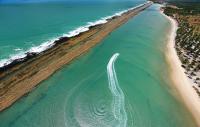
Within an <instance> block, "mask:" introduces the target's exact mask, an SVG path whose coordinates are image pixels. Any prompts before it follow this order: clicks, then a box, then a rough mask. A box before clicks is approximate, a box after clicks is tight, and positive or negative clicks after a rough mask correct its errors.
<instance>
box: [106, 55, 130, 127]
mask: <svg viewBox="0 0 200 127" xmlns="http://www.w3.org/2000/svg"><path fill="white" fill-rule="evenodd" d="M118 56H119V53H115V54H114V55H113V56H112V57H111V59H110V61H109V63H108V65H107V75H108V81H109V89H110V91H111V93H112V96H113V102H112V109H113V114H114V117H115V119H116V120H117V121H119V125H118V127H126V125H127V113H126V110H125V98H124V93H123V91H122V89H121V88H120V86H119V83H118V80H117V75H116V72H115V66H114V63H115V61H116V59H117V57H118Z"/></svg>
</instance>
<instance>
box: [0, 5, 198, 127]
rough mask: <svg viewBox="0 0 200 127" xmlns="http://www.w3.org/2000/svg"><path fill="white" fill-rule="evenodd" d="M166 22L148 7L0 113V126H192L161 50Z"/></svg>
mask: <svg viewBox="0 0 200 127" xmlns="http://www.w3.org/2000/svg"><path fill="white" fill-rule="evenodd" d="M169 28H170V23H169V21H168V20H167V19H166V18H165V17H164V16H163V15H161V14H160V12H159V6H158V5H153V6H152V7H150V8H148V9H147V10H145V11H144V12H142V13H140V14H139V15H137V16H136V17H134V18H133V19H131V20H129V22H128V23H126V24H124V25H123V26H121V27H120V28H118V29H117V30H115V31H114V32H112V33H111V34H110V35H109V36H108V37H107V38H105V39H104V40H103V41H102V42H101V43H100V44H98V45H97V46H96V47H95V48H93V49H91V50H90V51H89V52H88V53H86V54H84V55H82V56H81V57H79V58H78V59H76V60H74V61H73V62H71V63H70V64H69V65H66V66H64V67H63V68H62V69H61V70H59V71H57V72H56V73H55V74H54V75H52V76H51V77H50V78H49V79H47V80H45V81H43V82H42V83H41V84H40V85H39V86H38V87H37V88H35V89H34V91H33V92H31V93H29V94H28V95H26V96H25V97H23V98H21V99H20V100H19V101H17V102H16V103H15V104H14V105H12V106H11V107H10V108H9V109H7V110H5V111H3V112H1V113H0V127H124V126H127V127H196V125H195V124H194V121H193V119H192V117H191V115H190V113H189V112H188V110H187V109H186V108H185V107H184V106H183V104H182V102H181V101H180V100H179V99H178V97H177V93H176V91H175V90H174V88H173V87H172V85H171V83H170V80H169V78H168V77H169V75H168V71H167V64H166V61H165V55H164V50H165V46H166V40H167V34H168V33H167V31H168V30H169Z"/></svg>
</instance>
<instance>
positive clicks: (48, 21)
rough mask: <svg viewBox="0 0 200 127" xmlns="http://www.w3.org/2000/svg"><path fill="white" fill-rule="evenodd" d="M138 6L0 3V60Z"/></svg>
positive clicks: (129, 4) (123, 4) (71, 3)
mask: <svg viewBox="0 0 200 127" xmlns="http://www.w3.org/2000/svg"><path fill="white" fill-rule="evenodd" d="M140 3H144V1H140V2H121V3H103V2H102V3H101V2H100V3H95V2H93V3H89V2H88V3H86V2H84V3H83V2H78V3H77V2H76V3H73V2H70V3H69V2H61V3H44V4H0V19H1V20H0V28H1V29H0V35H1V36H0V60H2V59H8V58H9V57H10V56H11V55H13V54H16V53H19V54H20V55H22V52H24V51H27V50H29V49H30V48H31V47H34V46H38V45H40V44H42V43H44V42H47V41H50V40H52V39H55V38H58V37H60V36H63V34H66V33H68V32H69V31H72V30H74V29H76V28H77V27H80V26H83V25H86V24H87V23H88V22H92V21H96V20H99V19H101V18H102V17H105V16H109V15H113V14H114V13H116V12H118V11H122V10H125V9H128V8H130V7H132V6H135V5H138V4H140Z"/></svg>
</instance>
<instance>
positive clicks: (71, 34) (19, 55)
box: [0, 1, 149, 68]
mask: <svg viewBox="0 0 200 127" xmlns="http://www.w3.org/2000/svg"><path fill="white" fill-rule="evenodd" d="M146 3H149V1H148V2H146ZM146 3H144V4H140V5H138V6H135V7H133V8H129V9H127V10H123V11H120V12H116V13H115V14H114V15H111V16H106V17H103V18H101V19H100V20H97V21H94V22H88V23H87V24H86V25H85V26H80V27H78V28H76V29H74V30H72V31H70V32H68V33H66V34H63V36H61V37H58V38H54V39H51V40H50V41H46V42H44V43H42V44H41V45H39V46H34V47H31V48H30V49H29V50H27V51H20V52H19V53H17V54H15V55H11V56H10V57H9V58H8V59H2V60H0V68H2V67H3V66H6V65H9V64H10V63H12V62H13V61H14V60H16V59H23V58H25V57H26V55H27V53H36V54H39V53H41V52H43V51H45V50H47V49H49V48H51V47H52V46H54V45H55V41H56V40H59V39H60V38H62V37H74V36H77V35H79V34H80V33H83V32H86V31H88V30H89V28H90V27H91V26H96V25H100V24H105V23H107V22H108V20H109V19H112V18H113V17H118V16H121V15H122V14H124V13H126V12H128V11H130V10H134V9H136V8H138V7H141V6H143V5H145V4H146Z"/></svg>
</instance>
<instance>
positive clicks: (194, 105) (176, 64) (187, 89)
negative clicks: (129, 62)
mask: <svg viewBox="0 0 200 127" xmlns="http://www.w3.org/2000/svg"><path fill="white" fill-rule="evenodd" d="M161 13H162V14H163V15H164V16H165V17H166V18H167V19H168V20H169V21H170V24H171V28H170V35H169V39H168V42H167V46H166V59H167V62H168V64H169V70H170V78H171V80H172V83H173V85H174V86H175V88H176V89H177V91H178V93H179V95H180V96H181V99H182V100H183V102H184V103H185V105H186V107H187V108H188V110H189V111H190V112H191V114H192V116H193V117H194V119H195V121H196V123H197V125H198V126H200V119H199V118H200V108H199V107H200V98H199V96H198V94H197V93H196V91H195V90H194V88H193V86H194V85H193V83H192V82H191V81H190V80H189V78H188V77H187V75H186V74H185V73H184V68H182V66H181V65H182V64H181V61H180V59H179V57H178V54H177V52H176V49H175V37H176V31H177V29H178V23H177V22H176V20H175V19H173V18H171V17H169V16H167V15H165V14H164V13H163V12H161Z"/></svg>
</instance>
